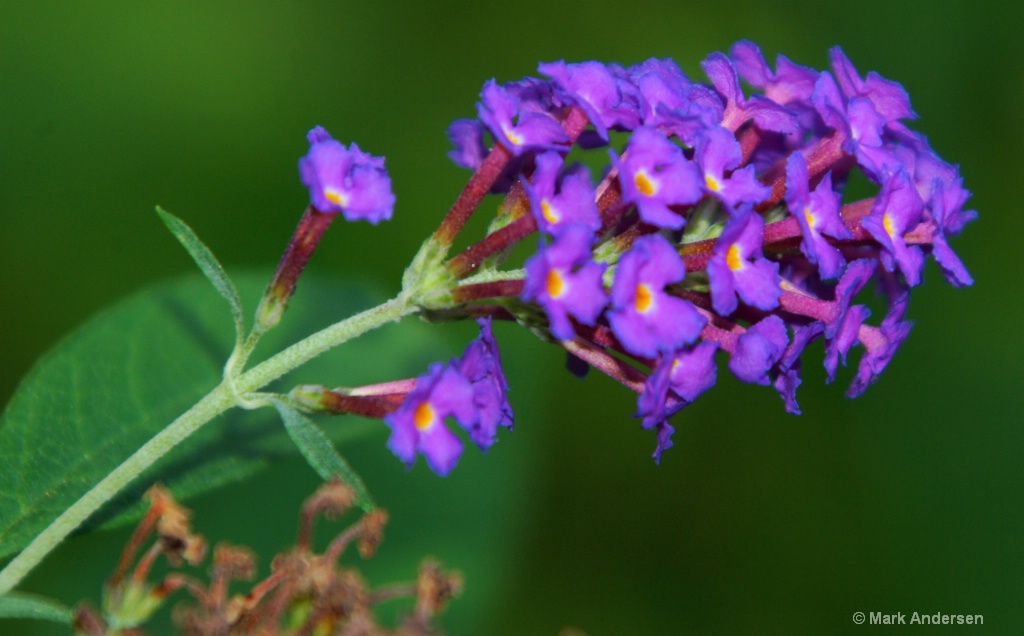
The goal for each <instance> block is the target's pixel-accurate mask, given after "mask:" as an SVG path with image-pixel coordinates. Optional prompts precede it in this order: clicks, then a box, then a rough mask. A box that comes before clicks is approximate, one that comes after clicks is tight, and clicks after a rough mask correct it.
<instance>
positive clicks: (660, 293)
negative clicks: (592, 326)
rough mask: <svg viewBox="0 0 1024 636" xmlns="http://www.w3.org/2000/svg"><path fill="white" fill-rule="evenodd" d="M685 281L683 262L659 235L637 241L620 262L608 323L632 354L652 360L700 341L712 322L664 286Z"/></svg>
mask: <svg viewBox="0 0 1024 636" xmlns="http://www.w3.org/2000/svg"><path fill="white" fill-rule="evenodd" d="M685 276H686V266H685V265H684V264H683V259H682V258H680V256H679V254H678V253H676V251H675V249H673V248H672V245H671V244H669V242H668V240H666V239H665V237H663V236H661V235H660V234H649V235H647V236H643V237H640V238H638V239H637V240H636V241H635V242H634V243H633V246H632V247H631V248H630V249H629V251H628V252H626V253H625V255H623V256H622V258H621V259H620V260H619V263H618V266H617V267H616V269H615V282H614V283H613V284H612V294H611V309H609V310H608V313H607V316H608V322H609V324H610V325H611V328H612V331H613V332H614V333H615V336H616V337H617V338H618V339H619V342H621V343H622V346H623V347H625V348H626V350H627V351H629V352H630V353H633V354H636V355H638V356H646V357H653V356H655V355H657V354H658V353H659V352H664V351H672V350H675V349H678V348H679V347H681V346H682V345H683V344H688V343H691V342H693V341H694V340H696V339H697V337H698V336H700V332H701V330H702V329H703V328H704V325H706V324H707V319H706V318H705V317H704V316H703V315H701V313H700V312H698V311H697V309H696V308H695V307H694V306H693V305H692V304H691V303H690V302H689V301H686V300H683V299H682V298H676V297H675V296H672V295H670V294H667V293H665V286H666V285H671V284H672V283H677V282H679V281H681V280H683V278H684V277H685Z"/></svg>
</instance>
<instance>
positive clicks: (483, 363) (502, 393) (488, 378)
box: [458, 318, 512, 450]
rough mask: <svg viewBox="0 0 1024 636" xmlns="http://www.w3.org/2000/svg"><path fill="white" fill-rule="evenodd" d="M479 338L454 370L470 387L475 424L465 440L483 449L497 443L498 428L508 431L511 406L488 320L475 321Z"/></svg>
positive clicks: (463, 354) (510, 420)
mask: <svg viewBox="0 0 1024 636" xmlns="http://www.w3.org/2000/svg"><path fill="white" fill-rule="evenodd" d="M477 324H478V325H480V336H479V337H477V338H476V339H475V340H473V341H472V342H470V343H469V345H468V346H467V347H466V350H465V351H464V352H463V353H462V357H461V358H459V361H458V370H459V372H460V373H461V374H462V376H463V377H465V378H466V379H467V380H469V383H470V384H471V385H472V387H473V406H474V408H475V409H476V413H477V418H476V422H475V423H474V424H473V425H472V426H470V427H469V428H468V430H469V438H470V439H471V440H473V442H474V443H476V445H477V446H479V447H480V450H487V449H488V448H489V447H490V446H491V445H492V444H494V442H495V441H497V435H498V427H499V426H504V427H505V428H508V429H511V428H512V405H510V404H509V403H508V382H507V381H506V380H505V372H504V371H503V370H502V368H501V354H500V353H499V351H498V343H497V342H496V341H495V340H494V335H493V334H492V333H491V319H490V318H478V319H477Z"/></svg>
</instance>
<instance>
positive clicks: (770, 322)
mask: <svg viewBox="0 0 1024 636" xmlns="http://www.w3.org/2000/svg"><path fill="white" fill-rule="evenodd" d="M788 343H789V337H788V336H787V335H786V323H784V322H782V318H779V317H778V316H776V315H774V314H772V315H770V316H768V317H766V318H764V319H763V320H761V321H760V322H758V323H757V324H755V325H753V326H751V327H750V328H749V329H747V331H746V332H745V333H744V334H743V335H741V336H740V337H739V338H737V339H736V347H735V350H734V351H733V352H732V357H730V358H729V370H730V371H732V372H733V374H734V375H735V376H736V377H737V378H739V379H740V380H743V381H744V382H751V383H753V384H765V385H767V384H768V383H769V379H768V371H769V370H770V369H771V368H772V367H773V366H774V365H775V363H776V362H778V361H779V360H780V359H781V358H782V354H783V353H784V352H785V350H786V345H787V344H788Z"/></svg>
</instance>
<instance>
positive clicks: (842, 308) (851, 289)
mask: <svg viewBox="0 0 1024 636" xmlns="http://www.w3.org/2000/svg"><path fill="white" fill-rule="evenodd" d="M875 268H876V263H875V261H873V260H871V259H870V258H860V259H857V260H855V261H853V262H852V263H850V264H849V265H848V266H847V267H846V271H845V272H843V275H842V277H841V278H840V279H839V283H837V284H836V289H835V300H834V301H833V302H832V310H831V311H830V316H829V317H828V319H827V320H826V321H825V338H827V339H829V340H831V339H832V338H834V337H835V335H836V332H837V331H839V329H841V328H842V324H843V322H844V321H845V320H846V312H847V311H848V310H849V308H850V302H851V301H852V300H853V298H854V296H856V295H857V294H859V293H860V290H862V289H864V286H865V285H867V284H868V281H870V280H871V276H872V275H873V274H874V273H875Z"/></svg>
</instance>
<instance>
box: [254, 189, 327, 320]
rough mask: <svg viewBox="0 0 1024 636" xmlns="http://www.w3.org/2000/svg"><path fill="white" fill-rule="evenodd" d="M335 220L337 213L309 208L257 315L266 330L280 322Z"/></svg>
mask: <svg viewBox="0 0 1024 636" xmlns="http://www.w3.org/2000/svg"><path fill="white" fill-rule="evenodd" d="M336 216H338V214H337V213H336V212H321V211H320V210H317V209H316V208H315V207H313V206H312V205H310V206H309V207H308V208H306V211H305V212H304V213H303V215H302V218H301V219H300V220H299V225H298V227H296V228H295V232H294V233H293V234H292V238H291V241H290V242H289V243H288V247H287V249H285V252H284V256H282V257H281V262H280V263H279V264H278V266H277V271H276V272H275V273H274V277H273V278H272V279H271V280H270V284H269V285H267V290H266V291H265V292H264V293H263V300H262V301H261V302H260V307H259V309H258V310H257V312H256V316H257V321H258V322H259V324H260V325H262V326H263V328H264V329H269V328H270V327H273V326H274V325H276V324H277V323H278V322H280V320H281V315H282V314H283V313H284V310H285V309H286V308H287V307H288V301H289V300H290V299H291V297H292V294H294V293H295V285H296V283H297V282H298V280H299V275H300V274H302V270H303V269H304V268H305V267H306V263H308V262H309V259H310V257H311V256H313V250H315V249H316V246H317V245H318V244H319V243H320V239H321V238H323V235H324V232H326V231H327V228H328V227H330V225H331V222H332V221H334V218H335V217H336Z"/></svg>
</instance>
